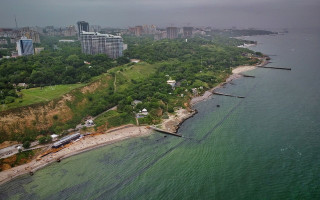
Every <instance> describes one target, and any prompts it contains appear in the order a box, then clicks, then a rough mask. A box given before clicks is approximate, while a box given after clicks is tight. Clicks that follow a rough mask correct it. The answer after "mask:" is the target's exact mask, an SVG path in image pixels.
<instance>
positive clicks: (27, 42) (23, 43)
mask: <svg viewBox="0 0 320 200" xmlns="http://www.w3.org/2000/svg"><path fill="white" fill-rule="evenodd" d="M17 50H18V55H19V56H26V55H33V54H34V51H33V44H32V40H31V39H27V38H26V37H22V38H21V39H20V40H19V41H18V42H17Z"/></svg>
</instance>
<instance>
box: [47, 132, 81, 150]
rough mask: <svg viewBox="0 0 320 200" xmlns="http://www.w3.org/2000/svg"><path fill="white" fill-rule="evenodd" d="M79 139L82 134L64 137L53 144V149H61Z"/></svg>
mask: <svg viewBox="0 0 320 200" xmlns="http://www.w3.org/2000/svg"><path fill="white" fill-rule="evenodd" d="M79 137H80V133H75V134H72V135H68V136H66V137H63V138H61V139H60V140H59V141H58V142H55V143H53V145H52V148H59V147H61V146H63V145H65V144H68V143H70V142H71V141H72V140H75V139H78V138H79Z"/></svg>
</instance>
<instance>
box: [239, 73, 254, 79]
mask: <svg viewBox="0 0 320 200" xmlns="http://www.w3.org/2000/svg"><path fill="white" fill-rule="evenodd" d="M240 75H241V76H243V77H248V78H255V76H252V75H247V74H240Z"/></svg>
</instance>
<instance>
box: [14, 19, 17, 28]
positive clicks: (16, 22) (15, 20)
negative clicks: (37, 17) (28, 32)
mask: <svg viewBox="0 0 320 200" xmlns="http://www.w3.org/2000/svg"><path fill="white" fill-rule="evenodd" d="M14 21H15V22H16V28H17V29H18V22H17V17H16V16H14Z"/></svg>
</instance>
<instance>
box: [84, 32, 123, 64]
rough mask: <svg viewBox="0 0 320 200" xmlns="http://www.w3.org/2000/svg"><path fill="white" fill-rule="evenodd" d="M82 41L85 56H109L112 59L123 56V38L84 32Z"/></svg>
mask: <svg viewBox="0 0 320 200" xmlns="http://www.w3.org/2000/svg"><path fill="white" fill-rule="evenodd" d="M80 40H81V49H82V53H84V54H91V55H95V54H107V55H108V56H109V57H110V58H118V57H121V56H122V51H123V39H122V37H121V36H115V35H110V34H101V33H97V32H85V31H82V32H81V34H80Z"/></svg>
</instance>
